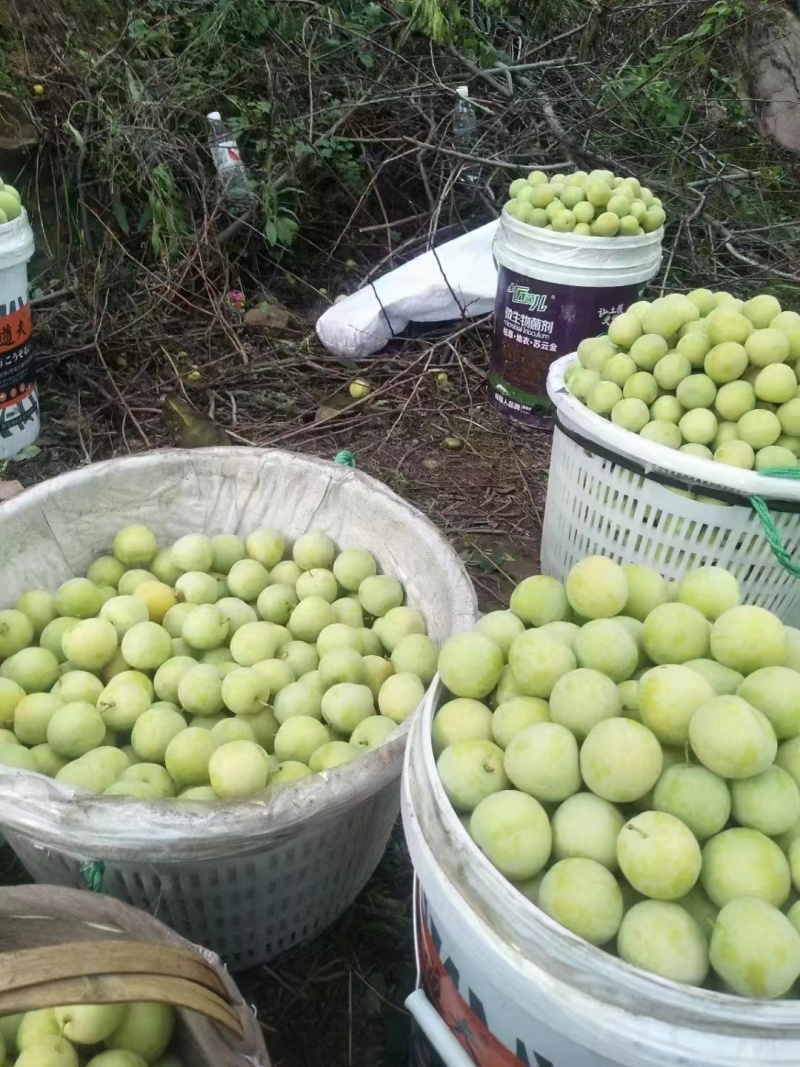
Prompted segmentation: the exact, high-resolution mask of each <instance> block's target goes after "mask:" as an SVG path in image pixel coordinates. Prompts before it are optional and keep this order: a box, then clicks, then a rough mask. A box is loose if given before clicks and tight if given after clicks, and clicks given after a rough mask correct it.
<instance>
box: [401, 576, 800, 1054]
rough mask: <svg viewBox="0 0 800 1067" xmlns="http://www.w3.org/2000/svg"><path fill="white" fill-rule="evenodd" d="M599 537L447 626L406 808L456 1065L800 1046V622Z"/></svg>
mask: <svg viewBox="0 0 800 1067" xmlns="http://www.w3.org/2000/svg"><path fill="white" fill-rule="evenodd" d="M740 600H741V590H740V587H739V584H738V582H737V581H736V579H735V578H734V577H733V575H732V574H730V573H729V572H727V571H725V570H724V569H722V568H718V567H701V568H697V569H695V570H690V571H687V572H685V573H684V574H683V575H682V576H681V578H680V580H679V581H678V582H676V583H673V584H672V585H670V583H668V582H667V581H666V579H665V578H664V577H663V576H662V575H660V574H659V573H658V572H657V571H655V570H651V569H650V568H647V567H644V566H641V565H628V566H623V565H620V564H618V563H615V562H614V561H612V560H610V559H608V558H605V557H602V556H592V557H587V558H585V559H583V560H581V561H579V562H578V563H577V564H576V565H575V566H574V567H573V568H572V569H571V570H570V572H569V573H568V575H567V576H566V581H565V583H564V584H563V585H562V584H561V583H559V582H557V581H555V580H554V579H552V578H549V577H546V576H536V577H533V578H529V579H526V580H525V581H524V582H523V583H522V584H521V585H520V586H518V587H517V589H516V590H515V591H514V593H513V595H512V597H511V601H510V606H509V610H508V611H498V612H492V613H491V614H489V615H487V616H486V617H485V618H483V619H482V620H481V621H480V622H479V624H478V626H477V628H476V629H475V630H474V631H473V632H471V633H463V634H460V635H456V636H455V637H453V638H451V639H450V640H449V641H447V642H446V643H445V645H444V646H443V648H442V651H441V654H440V657H439V679H438V685H437V686H436V688H434V689H432V690H430V691H429V693H428V696H427V698H426V702H425V705H424V707H423V711H422V714H421V715H418V716H417V717H416V719H415V721H414V723H413V725H412V731H411V736H410V739H409V745H408V749H407V753H406V763H405V767H404V773H403V788H402V811H403V823H404V827H405V832H406V838H407V840H408V845H409V850H410V852H411V857H412V860H413V863H414V869H415V873H416V877H417V880H418V890H419V891H418V900H417V908H416V911H415V921H416V947H417V956H418V973H419V978H420V981H419V986H420V988H419V989H418V990H417V991H416V992H415V993H413V994H412V995H411V997H410V998H409V999H408V1001H407V1005H408V1007H409V1009H410V1011H411V1012H412V1014H413V1016H414V1018H415V1020H416V1021H417V1023H418V1025H419V1028H420V1029H421V1030H422V1031H423V1032H424V1033H425V1034H426V1036H427V1043H426V1044H425V1046H424V1048H421V1049H420V1052H419V1054H418V1058H417V1062H418V1064H419V1065H420V1067H422V1065H428V1064H437V1065H441V1064H444V1065H446V1067H468V1065H469V1064H476V1065H477V1067H532V1065H533V1064H536V1065H538V1067H653V1065H654V1064H659V1065H665V1067H666V1065H675V1067H678V1065H681V1067H755V1065H758V1064H763V1065H767V1064H770V1065H772V1064H780V1065H785V1067H789V1065H790V1064H796V1063H797V1062H798V1061H800V1005H799V1004H798V1001H797V999H796V998H797V996H798V992H797V991H798V985H797V983H798V979H799V978H800V932H799V931H800V904H798V903H797V892H798V890H800V851H799V849H800V841H798V836H799V835H800V673H798V671H800V640H799V639H800V634H798V633H797V631H793V630H790V629H789V628H788V627H786V626H784V625H783V624H782V623H781V621H780V620H779V619H778V618H777V617H776V616H775V615H773V614H772V613H770V612H768V611H766V610H764V609H763V608H759V607H756V606H752V605H743V604H741V603H740Z"/></svg>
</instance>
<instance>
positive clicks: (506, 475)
mask: <svg viewBox="0 0 800 1067" xmlns="http://www.w3.org/2000/svg"><path fill="white" fill-rule="evenodd" d="M46 321H47V320H46V317H45V323H46ZM45 336H47V333H46V332H45ZM178 337H179V333H178V331H176V342H175V343H172V344H167V345H165V350H166V351H167V353H168V354H169V355H170V356H171V359H166V358H164V359H161V360H158V359H155V358H154V359H152V360H151V361H150V363H149V364H148V365H147V368H146V374H143V373H142V371H141V369H140V370H131V369H130V365H125V364H121V363H120V362H119V360H115V355H114V353H113V352H111V353H109V352H108V351H107V352H106V353H105V362H106V365H107V368H108V369H107V371H106V370H104V369H103V366H102V365H100V366H98V364H97V362H96V361H94V360H92V361H90V359H89V358H88V357H87V356H86V355H85V354H84V353H83V352H78V353H73V352H70V351H69V349H70V347H79V346H78V345H75V344H73V345H72V346H71V345H70V343H69V341H67V343H66V344H65V343H64V339H63V337H62V340H61V344H60V345H58V346H53V347H52V348H51V349H50V350H49V352H47V351H46V350H45V351H43V355H42V368H43V369H42V375H41V387H42V393H41V396H42V415H43V429H42V434H41V437H40V440H39V443H38V448H39V449H40V451H38V452H36V453H35V454H34V455H28V456H27V457H26V458H23V459H20V460H18V461H14V462H11V463H8V464H7V465H6V466H5V469H4V472H3V474H2V477H3V478H5V479H18V480H19V481H21V482H22V483H23V484H24V485H26V486H29V485H32V484H34V483H36V482H39V481H41V480H42V479H44V478H47V477H52V476H55V475H58V474H59V473H63V472H65V471H67V470H69V469H72V468H75V467H77V466H81V465H84V464H86V463H87V462H90V461H91V462H93V461H96V460H99V459H105V458H108V457H110V456H112V455H124V454H126V453H127V452H136V451H140V450H142V449H143V448H144V447H146V446H145V443H144V439H145V438H146V439H147V442H148V445H149V446H150V447H164V446H170V445H176V444H177V445H185V444H194V443H196V442H195V440H194V439H192V433H194V434H195V436H196V435H197V430H196V427H195V428H194V429H191V428H189V430H188V431H187V425H188V423H187V413H188V415H189V416H191V418H194V419H200V420H206V421H205V422H204V423H202V422H201V426H204V427H205V430H206V431H208V428H209V426H210V427H211V431H210V432H211V433H212V434H213V433H216V434H217V437H216V438H212V440H218V439H219V429H220V428H221V427H224V430H225V432H226V433H228V434H230V440H231V443H233V444H236V443H244V442H243V441H241V440H240V439H241V438H246V439H247V440H248V441H249V442H252V443H254V444H259V445H261V444H267V445H269V444H275V445H277V446H278V447H286V448H289V449H291V450H295V451H304V452H313V453H314V454H316V455H319V456H323V457H325V458H333V457H334V456H335V455H336V453H337V452H339V451H340V450H341V449H344V448H346V449H348V450H350V451H351V452H353V454H354V456H355V460H356V464H357V466H358V468H359V469H360V470H363V471H365V472H366V473H369V474H371V475H373V476H374V477H376V478H378V479H380V480H381V481H383V482H384V483H385V484H387V485H388V486H390V487H391V488H392V489H394V490H395V491H396V492H398V493H399V494H400V495H402V496H403V497H405V498H406V499H408V500H409V501H411V502H412V503H413V504H414V505H415V506H416V507H418V508H419V509H420V510H421V511H423V512H424V513H425V514H426V515H428V516H429V518H430V519H431V520H432V521H433V522H434V523H436V524H437V525H438V526H439V527H440V528H441V529H442V530H443V531H444V532H445V534H446V535H447V536H448V537H449V539H450V540H451V542H452V543H453V545H454V547H455V548H456V550H457V551H458V552H459V554H460V556H461V558H462V560H463V561H464V563H465V565H466V566H467V568H468V571H469V573H470V575H471V576H472V578H473V581H474V583H475V587H476V590H477V593H478V597H479V600H480V603H481V606H482V608H483V609H484V610H490V609H492V608H494V607H498V606H500V605H501V604H503V603H504V602H505V601H506V600H507V596H508V591H509V589H510V588H511V585H512V584H513V583H515V582H516V581H519V580H520V579H521V578H522V577H524V576H525V575H527V574H530V573H533V572H535V571H536V569H537V565H538V555H539V537H540V530H541V520H542V514H543V510H544V503H545V495H546V468H547V462H548V455H549V435H548V434H547V432H545V431H542V432H535V433H532V432H530V431H525V430H521V429H517V428H515V427H513V426H509V425H508V424H507V423H505V422H503V421H502V420H500V419H499V418H498V417H497V416H496V415H495V414H494V413H493V412H492V411H491V410H490V409H489V407H488V405H487V404H486V397H485V387H484V384H483V382H484V372H485V363H486V354H485V346H486V336H485V335H484V334H482V332H481V330H480V328H479V327H477V328H476V329H475V330H474V331H472V333H471V335H470V336H468V343H467V344H464V343H463V338H460V339H459V341H458V343H456V344H452V345H451V347H452V349H453V350H454V357H453V359H452V361H451V362H450V363H449V364H448V366H447V367H446V370H444V371H442V369H441V368H439V369H438V370H437V361H435V360H434V359H433V358H432V356H434V355H435V352H436V349H435V348H432V347H431V342H425V341H413V342H408V343H407V344H406V345H405V346H403V347H401V346H398V347H397V348H396V349H395V351H393V352H390V353H389V354H388V355H386V356H384V357H382V358H380V359H378V360H376V361H374V362H373V363H370V364H369V366H368V367H366V368H360V369H358V372H357V373H358V376H360V377H361V378H364V379H366V380H367V381H368V383H369V385H370V386H371V387H372V388H373V389H374V393H373V395H372V396H371V397H368V398H367V399H366V401H364V402H360V403H359V404H357V405H352V401H351V399H350V398H349V396H348V395H347V384H348V382H350V381H352V380H353V378H354V377H356V370H355V369H354V368H348V367H344V366H342V365H341V364H340V363H339V362H338V361H336V360H333V359H331V357H330V356H327V355H326V354H325V353H323V352H322V351H321V350H320V349H318V348H316V347H313V343H312V348H311V349H310V350H309V351H308V352H307V353H303V354H302V358H299V359H298V356H297V352H296V351H295V352H293V353H292V356H291V361H292V367H291V372H290V373H289V372H286V371H281V369H280V367H279V366H277V365H276V364H279V363H280V356H278V355H276V349H277V345H276V344H275V343H271V342H269V341H265V340H264V339H263V338H262V337H260V336H255V337H253V336H251V335H248V333H247V331H246V330H244V329H242V330H241V332H240V333H239V337H240V339H241V340H242V341H243V343H244V344H245V345H246V346H247V350H248V351H247V355H248V363H247V364H244V363H243V362H242V361H241V360H240V358H239V357H238V356H237V354H236V353H235V352H232V351H229V352H228V353H227V357H226V359H225V361H224V368H225V373H224V378H225V381H224V386H225V388H224V389H223V388H222V387H221V386H219V385H218V384H217V379H216V378H215V377H214V375H215V373H216V371H215V367H214V363H213V360H212V359H208V357H206V361H205V362H203V361H201V358H200V356H199V354H198V353H199V352H200V351H201V347H200V344H199V343H198V342H197V339H196V338H195V346H194V348H193V349H192V355H188V354H187V349H189V348H190V343H189V341H191V340H192V339H191V338H190V339H189V341H186V340H185V339H181V341H177V338H178ZM178 343H183V344H184V345H185V346H186V348H180V349H179V348H178V347H177V344H178ZM434 344H435V342H434ZM43 349H44V346H43ZM210 349H211V346H210V345H209V346H208V347H207V348H206V351H207V352H208V351H209V350H210ZM420 353H422V354H423V355H425V359H423V360H420ZM426 353H427V355H426ZM451 355H452V353H451ZM216 358H217V360H219V356H217V357H216ZM178 361H182V363H181V362H178ZM415 361H416V367H415V366H414V362H415ZM176 363H177V366H176ZM129 364H133V366H136V361H135V360H132V359H131V360H129ZM192 369H195V370H199V378H200V386H201V387H200V388H198V387H197V383H196V382H193V381H192V379H193V378H194V377H195V375H193V374H192ZM176 370H177V373H176ZM442 373H446V375H447V380H446V381H444V380H443V379H440V378H438V377H437V375H441V374H442ZM279 383H280V387H279ZM387 383H388V384H387ZM171 400H180V401H181V403H182V405H183V407H182V408H181V411H182V415H181V420H182V424H181V425H179V426H178V427H177V429H176V425H175V423H174V421H171V420H170V418H169V416H168V415H167V412H168V411H169V410H170V401H171ZM321 409H322V414H323V416H325V415H326V414H327V418H328V421H327V422H321V420H320V410H321ZM233 412H235V413H236V414H235V421H234V419H232V418H231V414H232V413H233ZM331 412H333V414H331ZM265 413H266V414H265ZM211 419H213V422H212V421H210V420H211ZM137 427H138V428H137ZM187 434H188V436H189V438H190V439H189V440H187ZM448 438H456V439H457V442H458V446H457V447H455V448H453V447H450V446H451V445H452V444H453V443H454V442H452V441H449V442H448V440H447V439H448ZM198 443H203V442H202V441H200V442H198ZM34 451H35V450H34ZM23 880H27V875H26V874H25V872H24V871H23V870H22V869H21V867H20V866H19V864H18V863H16V861H15V859H14V857H13V855H12V854H10V853H9V852H8V850H7V849H3V850H2V851H0V881H5V882H7V883H9V884H13V883H15V882H20V881H23ZM411 893H412V868H411V863H410V860H409V857H408V853H407V850H406V846H405V841H404V838H403V833H402V827H401V826H400V824H399V822H398V825H397V826H396V827H395V831H394V833H393V835H392V838H391V841H390V844H389V847H388V849H387V851H386V854H385V855H384V857H383V860H382V861H381V864H380V865H379V867H378V869H377V871H376V872H375V875H374V876H373V878H372V879H371V881H370V882H369V884H368V886H367V887H366V889H365V890H364V891H363V892H362V893H361V895H360V896H359V898H358V900H357V901H356V903H355V904H354V905H353V906H352V907H351V908H350V909H349V910H348V912H347V913H346V914H345V915H344V916H343V917H342V918H341V919H340V920H339V921H338V922H337V923H336V924H335V925H334V926H333V927H331V928H330V929H329V930H327V931H326V932H325V933H323V934H322V935H320V936H319V937H317V938H315V939H314V940H313V941H310V942H308V943H307V944H304V945H301V946H300V947H298V948H297V949H295V950H293V951H291V952H289V953H287V954H286V955H285V956H283V957H281V958H279V959H277V960H274V961H273V962H272V963H271V964H270V965H269V966H264V967H260V968H256V969H255V970H253V971H251V972H248V973H246V974H243V975H241V976H239V979H238V980H239V983H240V986H241V988H242V991H243V992H244V994H245V997H246V999H247V1000H248V1001H249V1002H250V1003H252V1004H254V1005H255V1006H256V1008H257V1009H258V1014H259V1019H260V1020H261V1023H262V1026H263V1029H264V1034H265V1038H266V1041H267V1045H268V1048H269V1050H270V1054H271V1057H272V1059H273V1064H274V1067H322V1065H330V1067H367V1065H369V1067H404V1065H406V1064H407V1063H408V1056H409V1016H408V1014H407V1012H406V1011H405V1009H404V1007H403V1002H404V1000H405V998H406V996H407V995H408V993H409V992H411V990H412V989H413V988H414V982H415V963H414V950H413V935H412V923H411Z"/></svg>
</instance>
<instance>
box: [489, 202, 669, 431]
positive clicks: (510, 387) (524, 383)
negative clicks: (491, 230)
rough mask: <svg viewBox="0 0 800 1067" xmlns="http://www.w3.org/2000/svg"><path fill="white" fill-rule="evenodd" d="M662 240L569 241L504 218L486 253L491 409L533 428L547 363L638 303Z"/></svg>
mask: <svg viewBox="0 0 800 1067" xmlns="http://www.w3.org/2000/svg"><path fill="white" fill-rule="evenodd" d="M663 235H664V231H663V229H662V230H656V231H655V232H654V233H646V234H642V235H641V236H639V237H585V236H582V235H578V236H575V235H574V234H571V233H556V232H555V231H553V230H543V229H538V228H536V227H534V226H528V225H526V224H525V223H522V222H519V221H518V220H517V219H515V218H513V217H512V216H510V215H509V214H508V213H507V212H505V211H504V212H503V214H502V217H501V219H500V226H499V228H498V231H497V236H496V237H495V240H494V246H493V251H494V257H495V260H496V261H497V268H498V269H497V299H496V302H495V317H494V344H493V346H492V359H491V365H490V370H489V387H490V389H489V392H490V397H491V402H492V406H493V407H495V408H497V410H498V411H500V412H501V413H502V414H504V415H506V416H507V417H509V418H512V419H515V420H517V421H518V422H522V423H525V424H527V425H535V424H536V423H537V422H538V421H539V419H540V417H541V412H542V410H543V409H545V408H547V407H548V403H547V394H546V382H547V372H548V368H549V367H550V364H551V363H552V362H553V360H555V359H558V358H559V357H560V356H564V355H567V354H568V353H570V352H574V351H575V349H576V348H577V347H578V344H579V343H580V342H581V341H582V340H583V339H584V338H585V337H593V336H594V335H595V334H597V333H601V332H602V331H603V329H604V328H605V327H607V326H608V324H609V323H610V322H611V320H612V319H613V318H614V316H615V315H618V314H619V313H620V311H623V310H624V309H625V308H626V307H628V306H629V305H630V304H632V303H634V302H635V301H636V300H638V299H639V296H640V294H641V292H642V289H643V287H644V285H645V283H646V282H647V281H648V280H649V279H650V278H652V277H653V275H654V274H655V273H656V271H657V270H658V268H659V265H660V264H661V239H662V237H663Z"/></svg>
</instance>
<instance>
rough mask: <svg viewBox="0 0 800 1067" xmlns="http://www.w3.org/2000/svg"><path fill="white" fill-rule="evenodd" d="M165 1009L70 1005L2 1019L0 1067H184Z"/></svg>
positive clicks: (171, 1017)
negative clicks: (173, 1050)
mask: <svg viewBox="0 0 800 1067" xmlns="http://www.w3.org/2000/svg"><path fill="white" fill-rule="evenodd" d="M174 1029H175V1013H174V1011H173V1010H172V1008H170V1007H169V1006H168V1005H166V1004H158V1003H155V1002H152V1003H146V1004H145V1003H141V1004H140V1003H135V1004H72V1005H66V1006H64V1007H59V1008H42V1009H40V1010H38V1011H28V1012H25V1013H24V1014H21V1015H6V1016H4V1017H3V1018H0V1067H11V1065H12V1064H13V1065H14V1067H79V1065H80V1064H85V1065H86V1067H150V1065H151V1064H152V1065H154V1067H183V1061H182V1060H181V1059H179V1057H178V1056H176V1055H174V1054H173V1053H171V1052H169V1051H168V1049H169V1047H170V1044H171V1042H172V1037H173V1032H174Z"/></svg>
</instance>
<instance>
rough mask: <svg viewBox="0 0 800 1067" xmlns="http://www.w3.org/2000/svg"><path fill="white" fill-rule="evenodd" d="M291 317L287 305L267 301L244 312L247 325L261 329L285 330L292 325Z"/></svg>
mask: <svg viewBox="0 0 800 1067" xmlns="http://www.w3.org/2000/svg"><path fill="white" fill-rule="evenodd" d="M291 319H292V316H291V315H290V314H289V312H288V311H287V310H286V308H285V307H282V306H281V305H280V304H270V303H268V302H267V301H264V302H263V303H261V304H259V305H258V307H254V308H250V310H249V311H246V312H245V313H244V321H245V325H247V326H253V327H255V328H257V329H259V330H285V329H286V328H287V327H288V326H289V325H290V323H291Z"/></svg>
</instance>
